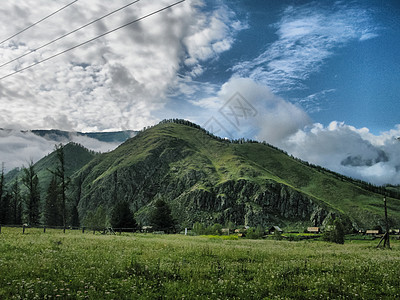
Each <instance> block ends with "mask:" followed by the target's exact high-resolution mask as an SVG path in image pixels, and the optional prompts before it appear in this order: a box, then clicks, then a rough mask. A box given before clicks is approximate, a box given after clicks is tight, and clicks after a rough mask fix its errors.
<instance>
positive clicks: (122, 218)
mask: <svg viewBox="0 0 400 300" xmlns="http://www.w3.org/2000/svg"><path fill="white" fill-rule="evenodd" d="M111 226H112V227H113V228H122V229H124V228H133V229H136V228H137V223H136V220H135V218H134V217H133V213H132V211H131V209H130V207H129V203H128V202H127V201H121V202H119V203H117V204H116V205H115V207H114V209H113V211H112V214H111Z"/></svg>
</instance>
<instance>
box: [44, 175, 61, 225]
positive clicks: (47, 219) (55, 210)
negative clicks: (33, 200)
mask: <svg viewBox="0 0 400 300" xmlns="http://www.w3.org/2000/svg"><path fill="white" fill-rule="evenodd" d="M59 194H60V192H59V187H58V183H57V178H56V176H53V178H52V179H51V181H50V184H49V187H48V189H47V195H46V202H45V205H44V223H45V224H46V225H48V226H61V225H62V217H61V214H60V201H59V200H60V199H59Z"/></svg>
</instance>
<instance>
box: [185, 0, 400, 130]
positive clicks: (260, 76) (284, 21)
mask: <svg viewBox="0 0 400 300" xmlns="http://www.w3.org/2000/svg"><path fill="white" fill-rule="evenodd" d="M228 5H229V7H230V8H231V9H233V10H234V11H235V14H236V17H237V19H238V20H240V21H241V22H242V23H243V24H244V25H245V26H244V27H245V28H244V29H242V30H241V31H239V32H237V33H236V35H235V42H234V43H232V45H231V48H230V49H229V50H228V51H226V52H224V53H221V54H220V55H219V57H218V59H217V60H212V61H209V62H208V63H207V64H206V66H205V67H204V68H205V71H204V72H203V73H202V74H201V75H200V76H198V77H196V78H195V80H196V81H199V82H201V83H212V84H217V85H221V84H223V83H225V82H227V81H228V80H229V79H230V78H231V77H232V76H235V75H238V74H239V75H240V76H241V77H246V78H247V77H250V78H253V79H254V80H255V81H256V82H259V83H261V84H264V85H266V86H268V87H269V88H270V89H272V90H273V91H274V92H275V94H276V95H279V96H281V97H282V98H284V99H285V100H287V101H290V102H292V103H295V104H297V105H300V106H301V107H302V108H303V109H304V110H305V111H307V112H308V114H309V116H310V117H311V118H312V119H313V120H314V121H315V122H319V123H322V124H324V125H328V124H329V123H330V122H332V121H333V120H336V121H344V122H345V123H346V124H351V125H353V126H355V127H357V128H360V127H367V128H369V130H370V131H371V132H372V133H375V134H379V133H380V132H383V131H387V130H390V129H392V128H393V126H394V125H396V124H397V123H398V121H399V119H398V113H397V112H398V111H399V109H400V101H399V98H400V96H399V95H400V85H399V84H398V82H400V81H399V79H400V72H398V71H399V70H400V60H399V59H398V58H397V49H399V47H400V35H399V29H400V28H399V27H400V24H399V21H398V20H399V15H400V4H399V3H398V2H397V1H385V3H384V4H383V3H382V1H342V2H339V1H314V2H311V1H268V2H266V1H233V3H229V4H228ZM246 25H247V26H246ZM296 30H297V32H296ZM290 34H293V35H294V36H291V37H290V36H289V38H287V37H285V35H290ZM295 34H297V35H295ZM293 43H294V45H293ZM296 43H297V46H296ZM302 43H303V44H302ZM299 44H300V45H299ZM301 44H302V45H301ZM289 45H291V46H292V47H293V49H292V50H286V53H282V52H281V53H274V51H279V49H282V48H280V47H286V46H289ZM281 51H282V50H281ZM280 54H281V55H283V56H284V57H280ZM274 63H275V65H274V69H272V70H271V68H270V67H269V65H272V64H274ZM241 64H242V65H243V66H241ZM235 68H236V69H235ZM269 68H270V69H269ZM279 71H282V72H283V73H282V74H279ZM180 101H181V99H179V102H180ZM178 105H181V104H180V103H179V104H178Z"/></svg>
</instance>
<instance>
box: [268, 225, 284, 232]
mask: <svg viewBox="0 0 400 300" xmlns="http://www.w3.org/2000/svg"><path fill="white" fill-rule="evenodd" d="M272 230H275V231H279V232H283V230H282V229H281V228H280V227H279V226H272V227H271V228H270V229H269V231H272Z"/></svg>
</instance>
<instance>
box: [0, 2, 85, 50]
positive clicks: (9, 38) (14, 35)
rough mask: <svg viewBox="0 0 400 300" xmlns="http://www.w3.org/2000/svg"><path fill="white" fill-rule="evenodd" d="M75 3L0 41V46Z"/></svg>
mask: <svg viewBox="0 0 400 300" xmlns="http://www.w3.org/2000/svg"><path fill="white" fill-rule="evenodd" d="M77 1H78V0H75V1H72V2H71V3H69V4H67V5H65V6H63V7H61V8H60V9H58V10H56V11H55V12H53V13H51V14H50V15H48V16H46V17H44V18H42V19H40V20H39V21H37V22H35V23H33V24H31V25H29V26H28V27H26V28H24V29H22V30H21V31H18V32H17V33H15V34H13V35H12V36H10V37H8V38H6V39H5V40H3V41H1V42H0V45H1V44H3V43H5V42H7V41H9V40H11V39H12V38H14V37H16V36H17V35H19V34H21V33H23V32H24V31H27V30H28V29H29V28H32V27H33V26H35V25H37V24H39V23H41V22H43V21H44V20H46V19H48V18H50V17H51V16H54V15H55V14H56V13H59V12H60V11H62V10H64V9H66V8H67V7H68V6H70V5H72V4H74V3H75V2H77Z"/></svg>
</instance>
